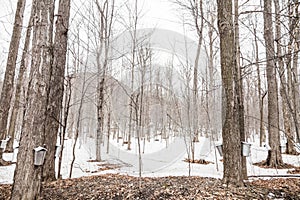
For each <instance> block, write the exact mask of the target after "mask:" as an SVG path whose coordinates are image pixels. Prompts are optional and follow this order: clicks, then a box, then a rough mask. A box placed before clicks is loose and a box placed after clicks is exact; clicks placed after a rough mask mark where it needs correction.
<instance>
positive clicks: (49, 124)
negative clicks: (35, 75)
mask: <svg viewBox="0 0 300 200" xmlns="http://www.w3.org/2000/svg"><path fill="white" fill-rule="evenodd" d="M69 17H70V0H60V1H59V7H58V14H57V21H56V33H55V39H54V45H53V65H52V67H51V70H52V71H51V79H50V85H51V88H50V91H49V97H48V105H47V118H46V126H45V135H46V136H47V137H46V140H45V144H46V145H47V149H48V152H47V156H46V160H45V165H44V168H43V180H44V181H53V180H55V179H56V178H55V151H56V142H57V134H58V129H59V126H60V114H61V111H62V100H63V96H64V74H65V67H66V55H67V46H68V29H69Z"/></svg>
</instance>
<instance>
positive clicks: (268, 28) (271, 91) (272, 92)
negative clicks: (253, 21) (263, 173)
mask: <svg viewBox="0 0 300 200" xmlns="http://www.w3.org/2000/svg"><path fill="white" fill-rule="evenodd" d="M264 39H265V47H266V59H267V85H268V133H269V145H270V147H271V149H270V150H269V152H268V157H267V160H266V164H267V165H268V166H270V167H276V166H280V165H282V164H283V162H282V157H281V151H280V139H279V111H278V89H277V80H276V72H275V70H276V68H275V67H276V66H275V60H274V59H275V48H274V35H273V23H272V1H270V0H264Z"/></svg>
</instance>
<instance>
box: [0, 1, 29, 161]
mask: <svg viewBox="0 0 300 200" xmlns="http://www.w3.org/2000/svg"><path fill="white" fill-rule="evenodd" d="M25 5H26V0H18V3H17V9H16V14H15V22H14V27H13V33H12V36H11V41H10V46H9V52H8V58H7V64H6V69H5V74H4V80H3V86H2V90H1V97H0V139H1V140H2V139H5V137H6V134H7V120H8V114H9V109H10V104H11V97H12V93H13V90H14V78H15V69H16V61H17V56H18V50H19V44H20V38H21V32H22V26H23V14H24V10H25ZM11 140H14V138H11ZM3 150H4V149H2V148H0V166H1V165H5V161H4V160H3V158H2V155H3Z"/></svg>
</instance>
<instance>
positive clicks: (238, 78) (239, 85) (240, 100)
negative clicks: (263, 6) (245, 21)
mask: <svg viewBox="0 0 300 200" xmlns="http://www.w3.org/2000/svg"><path fill="white" fill-rule="evenodd" d="M238 7H239V4H238V0H234V32H235V56H236V65H235V70H234V71H235V76H234V77H235V85H236V87H235V88H236V94H237V96H236V98H237V99H236V101H237V105H238V110H239V111H238V117H237V118H238V122H239V124H238V127H239V132H240V137H241V142H245V141H246V135H245V119H244V93H243V78H242V69H241V66H240V54H241V51H240V41H239V39H240V38H239V37H240V30H239V29H240V28H239V22H238V20H239V10H238ZM248 88H249V87H248ZM248 92H249V91H248ZM247 128H248V129H249V127H247ZM242 172H243V179H247V163H246V157H245V156H242Z"/></svg>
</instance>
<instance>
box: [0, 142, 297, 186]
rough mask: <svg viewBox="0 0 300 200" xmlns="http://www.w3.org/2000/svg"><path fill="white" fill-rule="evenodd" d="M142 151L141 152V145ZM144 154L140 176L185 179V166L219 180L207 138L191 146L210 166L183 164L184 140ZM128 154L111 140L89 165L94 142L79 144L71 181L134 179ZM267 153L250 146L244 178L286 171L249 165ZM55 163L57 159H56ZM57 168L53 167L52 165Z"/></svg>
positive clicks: (6, 175)
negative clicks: (111, 176)
mask: <svg viewBox="0 0 300 200" xmlns="http://www.w3.org/2000/svg"><path fill="white" fill-rule="evenodd" d="M73 142H74V141H73V140H72V139H68V140H65V148H64V151H63V164H62V176H63V178H68V177H69V173H70V164H71V161H72V146H73ZM141 144H142V146H141V147H142V149H143V144H144V143H143V142H142V143H141ZM145 144H146V146H145V148H144V150H145V152H144V154H142V163H143V173H142V176H148V177H161V176H188V175H189V166H190V175H192V176H203V177H215V178H222V174H223V164H222V162H221V159H222V157H220V155H219V154H218V152H217V150H216V148H215V145H216V143H215V142H210V140H209V139H208V138H204V137H201V138H200V141H199V142H198V143H196V144H195V158H196V159H205V160H206V161H210V162H212V163H211V164H208V165H200V164H190V165H189V163H187V162H184V161H183V160H184V159H185V158H188V154H187V151H186V150H187V145H186V140H185V139H184V138H176V139H175V138H172V139H168V140H161V139H160V140H159V141H157V140H153V139H152V140H151V141H150V142H146V143H145ZM131 148H132V150H130V151H128V150H127V145H122V140H119V143H117V141H116V140H112V141H111V142H110V146H109V154H106V149H107V148H106V144H104V145H103V146H102V160H103V162H100V163H99V162H89V161H90V160H93V159H95V142H94V140H93V139H91V138H88V139H86V140H85V142H83V141H79V142H78V144H77V146H76V159H75V163H74V168H73V173H72V176H71V177H72V178H75V177H81V176H91V175H97V174H104V173H120V174H128V175H133V176H137V175H138V155H137V152H138V150H137V141H136V140H133V141H132V145H131ZM266 157H267V149H266V148H265V147H259V146H257V144H253V145H252V146H251V156H249V157H247V169H248V175H284V174H286V173H287V171H288V170H287V169H278V170H277V169H264V168H260V167H257V166H254V165H253V163H256V162H260V161H262V160H265V159H266ZM4 159H5V160H8V161H10V160H12V159H13V154H12V153H5V154H4ZM57 160H58V159H57ZM283 160H284V162H286V163H290V164H292V165H295V166H300V156H290V155H285V154H283ZM108 163H109V164H116V165H120V166H121V168H117V169H111V170H102V171H101V170H99V168H101V166H99V165H105V164H108ZM56 164H57V163H56ZM14 169H15V164H13V165H10V166H5V167H0V184H1V183H2V184H3V183H12V181H13V173H14Z"/></svg>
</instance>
